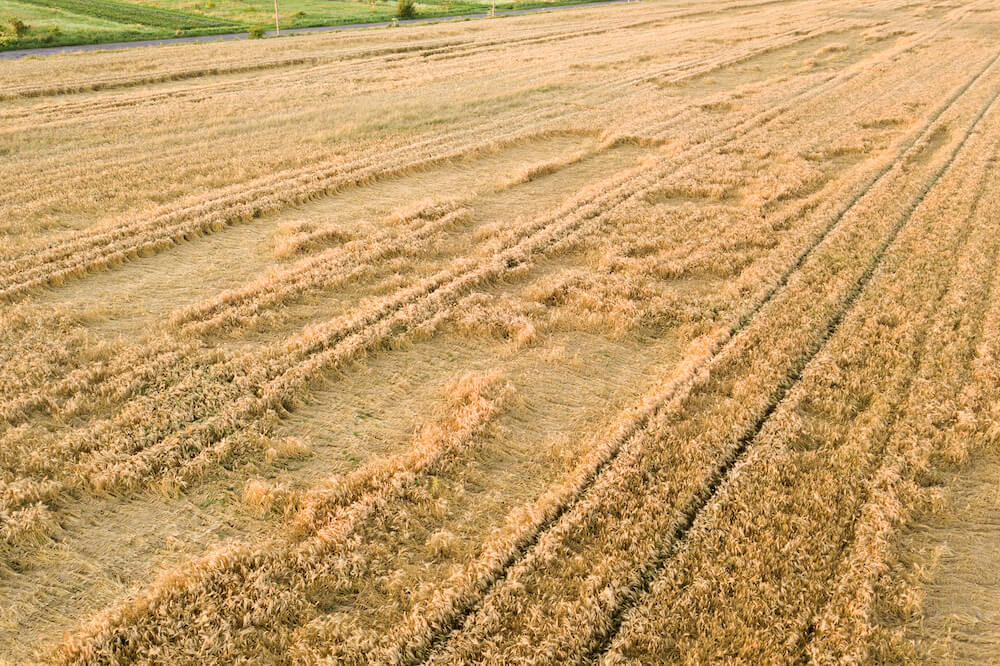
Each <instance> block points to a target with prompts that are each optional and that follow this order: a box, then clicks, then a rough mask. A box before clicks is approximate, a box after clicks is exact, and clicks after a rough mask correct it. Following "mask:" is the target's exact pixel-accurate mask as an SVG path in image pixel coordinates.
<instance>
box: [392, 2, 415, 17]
mask: <svg viewBox="0 0 1000 666" xmlns="http://www.w3.org/2000/svg"><path fill="white" fill-rule="evenodd" d="M416 15H417V6H416V4H415V3H414V1H413V0H399V2H398V3H396V16H398V17H399V18H403V19H406V18H413V17H414V16H416Z"/></svg>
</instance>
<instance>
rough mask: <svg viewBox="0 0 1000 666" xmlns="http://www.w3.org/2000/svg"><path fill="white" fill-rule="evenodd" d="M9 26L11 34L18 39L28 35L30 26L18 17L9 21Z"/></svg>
mask: <svg viewBox="0 0 1000 666" xmlns="http://www.w3.org/2000/svg"><path fill="white" fill-rule="evenodd" d="M7 25H8V26H10V33H11V34H13V35H14V36H15V37H17V38H18V39H20V38H21V37H24V36H25V35H26V34H28V24H27V23H25V22H24V21H22V20H21V19H19V18H17V17H16V16H12V17H10V18H9V19H7Z"/></svg>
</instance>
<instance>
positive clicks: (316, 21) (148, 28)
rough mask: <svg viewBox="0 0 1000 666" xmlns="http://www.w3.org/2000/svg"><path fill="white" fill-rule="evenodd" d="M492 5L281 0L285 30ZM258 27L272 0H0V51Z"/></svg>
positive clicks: (514, 1)
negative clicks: (127, 0)
mask: <svg viewBox="0 0 1000 666" xmlns="http://www.w3.org/2000/svg"><path fill="white" fill-rule="evenodd" d="M579 1H580V0H548V1H546V0H529V1H526V2H521V1H519V0H503V1H502V2H497V3H496V6H497V9H516V8H529V7H539V6H547V5H559V4H568V3H570V2H579ZM404 4H406V5H407V9H405V11H404V10H403V9H401V7H403V5H404ZM490 4H491V3H490V0H416V1H415V2H405V3H402V2H399V0H278V8H279V18H280V21H281V27H282V29H286V28H305V27H313V26H322V25H342V24H349V23H367V22H376V21H387V20H389V19H391V18H395V17H397V16H399V14H400V12H403V13H404V18H406V17H409V16H422V17H433V16H442V17H446V16H452V15H457V14H471V13H477V12H482V11H484V10H487V9H489V7H490ZM411 10H412V12H413V13H412V14H410V11H411ZM253 28H256V29H257V30H269V29H273V28H274V3H273V0H133V1H132V2H119V1H118V0H0V50H6V49H21V48H32V47H38V46H63V45H68V44H99V43H104V42H118V41H131V40H139V39H161V38H164V37H179V36H187V35H211V34H220V33H229V32H244V31H248V30H251V29H253Z"/></svg>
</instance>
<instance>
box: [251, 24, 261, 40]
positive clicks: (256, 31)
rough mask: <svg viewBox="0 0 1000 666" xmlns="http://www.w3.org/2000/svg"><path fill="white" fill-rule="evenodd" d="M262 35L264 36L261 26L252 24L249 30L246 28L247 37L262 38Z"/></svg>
mask: <svg viewBox="0 0 1000 666" xmlns="http://www.w3.org/2000/svg"><path fill="white" fill-rule="evenodd" d="M263 37H264V28H263V26H259V25H255V26H252V27H251V28H250V29H249V30H247V38H248V39H262V38H263Z"/></svg>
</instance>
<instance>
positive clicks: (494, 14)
mask: <svg viewBox="0 0 1000 666" xmlns="http://www.w3.org/2000/svg"><path fill="white" fill-rule="evenodd" d="M277 1H278V0H275V2H277ZM496 15H497V0H493V6H492V7H491V8H490V16H496Z"/></svg>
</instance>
